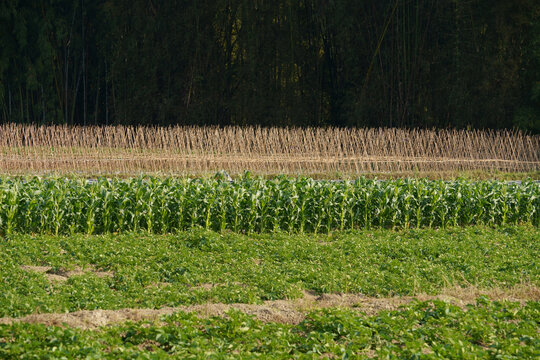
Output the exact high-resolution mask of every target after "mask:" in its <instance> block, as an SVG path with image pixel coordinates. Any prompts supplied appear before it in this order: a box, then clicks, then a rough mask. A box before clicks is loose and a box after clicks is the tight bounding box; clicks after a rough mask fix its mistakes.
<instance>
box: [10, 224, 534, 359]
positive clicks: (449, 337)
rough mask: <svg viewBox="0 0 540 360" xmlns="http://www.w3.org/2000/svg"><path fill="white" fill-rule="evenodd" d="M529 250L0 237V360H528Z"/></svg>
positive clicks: (474, 245) (522, 231)
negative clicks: (261, 359) (503, 359)
mask: <svg viewBox="0 0 540 360" xmlns="http://www.w3.org/2000/svg"><path fill="white" fill-rule="evenodd" d="M539 240H540V232H539V230H538V227H535V226H531V225H512V226H498V227H496V228H491V227H487V226H469V227H465V228H462V227H452V228H448V229H409V230H401V231H394V230H384V229H379V230H369V231H368V230H364V231H342V232H335V233H331V234H319V235H313V234H310V235H301V234H297V235H294V234H288V233H279V232H278V233H274V234H256V233H252V234H249V235H241V234H237V233H233V232H227V231H225V232H213V231H207V230H203V229H199V230H190V231H186V232H180V233H177V234H171V235H152V234H148V233H144V232H137V233H128V234H121V235H119V234H106V235H67V236H52V235H24V234H21V235H10V236H7V237H6V238H5V239H4V241H3V243H2V244H1V245H0V246H1V248H2V251H1V252H0V253H1V260H0V261H1V265H0V269H1V270H0V271H1V276H2V279H3V282H2V283H1V285H0V286H1V287H2V289H0V291H1V292H2V293H3V294H4V296H3V297H2V299H1V300H0V314H1V316H2V318H1V319H0V323H1V324H3V325H0V355H2V356H3V357H14V358H15V357H21V356H23V355H27V356H28V357H32V356H33V355H36V356H38V357H39V356H43V355H45V354H47V355H50V356H53V357H61V356H68V357H86V356H93V357H94V358H100V357H109V358H133V357H148V356H155V357H157V358H160V357H165V356H169V355H175V356H177V357H186V356H194V357H199V358H204V357H207V356H210V355H212V356H214V357H235V356H236V357H238V356H252V355H253V356H255V355H257V354H258V355H262V356H268V357H281V358H287V357H321V356H330V355H331V354H332V356H334V355H335V356H338V357H342V356H343V355H344V354H348V356H352V357H377V356H378V357H386V356H397V357H410V356H414V354H416V355H418V356H420V357H430V356H431V357H441V356H442V357H449V358H463V357H465V358H466V357H470V358H474V357H475V356H476V358H489V357H492V356H495V355H496V354H499V355H505V356H509V357H512V356H514V357H516V358H527V357H529V358H533V357H534V354H535V353H537V351H538V345H539V342H540V339H539V335H538V332H537V329H538V323H539V321H540V319H539V317H538V316H539V315H538V314H539V308H538V301H539V300H540V289H539V286H540V273H539V268H538V263H537V261H538V258H540V241H539ZM17 319H18V320H17ZM19 321H21V322H19ZM126 321H130V322H128V323H126ZM62 323H64V325H62ZM66 326H67V327H66Z"/></svg>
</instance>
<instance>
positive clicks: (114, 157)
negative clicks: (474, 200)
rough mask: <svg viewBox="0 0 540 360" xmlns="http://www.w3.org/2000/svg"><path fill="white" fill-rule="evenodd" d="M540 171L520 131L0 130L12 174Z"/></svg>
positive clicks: (2, 168) (535, 147)
mask: <svg viewBox="0 0 540 360" xmlns="http://www.w3.org/2000/svg"><path fill="white" fill-rule="evenodd" d="M221 169H224V170H226V171H228V172H229V173H231V174H241V173H243V172H244V171H245V170H249V171H251V172H252V173H256V174H280V173H283V174H304V175H310V174H321V173H338V172H339V173H344V174H358V173H382V172H412V171H418V172H427V171H467V170H498V171H508V172H511V171H538V170H539V169H540V136H538V135H527V134H524V133H522V132H519V131H492V130H488V131H480V130H472V131H466V130H414V129H413V130H405V129H381V128H379V129H345V128H261V127H223V128H220V127H182V126H177V127H168V128H164V127H130V126H90V127H81V126H74V127H69V126H34V125H15V124H4V125H0V172H2V173H4V174H28V173H30V174H40V173H50V172H53V173H58V174H67V173H79V174H91V175H95V174H125V175H134V174H140V173H141V172H144V173H155V174H157V173H159V174H171V175H172V174H201V173H205V174H208V173H215V172H216V171H218V170H221Z"/></svg>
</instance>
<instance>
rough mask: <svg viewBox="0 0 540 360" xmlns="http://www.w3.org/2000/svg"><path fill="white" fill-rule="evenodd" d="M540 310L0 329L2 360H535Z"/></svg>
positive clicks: (419, 309) (489, 308)
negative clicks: (296, 321) (294, 321)
mask: <svg viewBox="0 0 540 360" xmlns="http://www.w3.org/2000/svg"><path fill="white" fill-rule="evenodd" d="M539 324H540V306H539V303H538V302H529V303H527V304H526V305H525V306H520V305H519V304H516V303H510V302H490V301H487V300H486V299H479V300H478V302H477V303H476V304H475V305H471V306H468V307H467V308H465V309H462V308H459V307H457V306H453V305H450V304H447V303H444V302H442V301H435V302H431V303H428V302H419V303H413V304H411V305H409V306H407V307H404V308H402V309H400V310H398V311H381V312H380V313H379V314H377V315H375V316H364V315H361V314H360V315H359V314H358V313H356V312H354V311H352V310H338V309H332V310H322V311H314V312H311V313H310V314H308V315H307V317H306V318H305V319H304V320H303V321H302V322H301V323H299V324H298V325H291V324H278V323H261V322H260V321H257V320H255V319H253V318H252V317H250V316H247V315H245V314H242V313H240V312H229V313H228V316H227V318H225V319H223V318H210V319H200V318H198V317H196V316H194V315H193V314H185V313H182V312H180V313H177V314H174V315H172V316H167V317H164V318H162V319H161V321H160V322H159V323H155V322H154V323H152V322H138V323H127V324H122V325H116V326H113V327H108V328H101V329H99V330H80V329H72V328H60V327H46V326H44V325H40V324H14V325H10V326H0V356H1V357H3V358H18V359H31V358H43V357H47V358H86V359H102V358H109V359H148V358H152V359H165V358H170V357H173V358H182V359H184V358H198V359H208V358H219V359H223V358H239V357H240V358H252V357H264V358H279V359H290V358H344V359H347V358H359V359H366V358H374V357H377V358H383V359H384V358H394V359H395V358H401V359H440V358H445V359H494V358H504V359H536V358H537V356H538V349H539V348H540V336H539V333H538V326H539Z"/></svg>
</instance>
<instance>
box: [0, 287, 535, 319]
mask: <svg viewBox="0 0 540 360" xmlns="http://www.w3.org/2000/svg"><path fill="white" fill-rule="evenodd" d="M482 295H483V296H487V297H488V298H490V299H492V300H509V301H519V302H522V303H524V302H526V301H529V300H532V301H540V288H538V287H536V286H533V285H520V286H516V287H514V288H510V289H491V290H486V291H481V290H478V289H476V288H474V287H470V288H453V289H447V290H445V291H443V292H442V294H441V295H436V296H432V295H422V294H421V295H418V296H415V297H390V298H374V297H366V296H362V295H355V294H323V295H316V294H313V293H310V292H305V293H304V297H303V298H301V299H294V300H274V301H266V302H264V303H263V304H260V305H256V304H220V303H217V304H201V305H191V306H180V307H174V308H173V307H165V308H161V309H121V310H91V311H89V310H83V311H75V312H72V313H65V314H32V315H27V316H24V317H21V318H10V317H4V318H0V325H2V324H6V325H9V324H13V323H16V322H25V323H38V324H44V325H48V326H49V325H55V326H70V327H77V328H83V329H94V328H98V327H101V326H107V325H111V324H117V323H122V322H126V321H142V320H151V321H152V320H158V319H159V318H160V317H161V316H162V315H170V314H173V313H175V312H178V311H185V312H193V313H196V314H197V315H198V316H201V317H210V316H226V313H227V311H229V310H231V309H236V310H240V311H242V312H244V313H246V314H249V315H253V316H255V318H257V319H258V320H260V321H263V322H278V323H288V324H298V323H299V322H301V321H302V320H303V319H304V318H305V314H306V313H307V312H309V311H312V310H316V309H324V308H336V307H337V308H351V309H354V310H357V311H358V312H362V313H365V314H367V315H374V314H377V313H378V312H379V311H382V310H396V309H398V308H399V307H400V306H402V305H406V304H408V303H410V302H411V301H413V300H414V299H418V300H420V301H432V300H443V301H446V302H449V303H452V304H454V305H458V306H462V307H463V306H465V305H467V304H474V303H475V301H476V299H477V298H478V297H479V296H482Z"/></svg>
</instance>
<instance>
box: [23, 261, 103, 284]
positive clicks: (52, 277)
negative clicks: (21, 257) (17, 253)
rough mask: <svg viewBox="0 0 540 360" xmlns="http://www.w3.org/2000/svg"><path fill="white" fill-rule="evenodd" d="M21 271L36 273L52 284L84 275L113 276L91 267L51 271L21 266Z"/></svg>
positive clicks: (40, 267) (44, 267)
mask: <svg viewBox="0 0 540 360" xmlns="http://www.w3.org/2000/svg"><path fill="white" fill-rule="evenodd" d="M21 269H23V270H26V271H31V272H37V273H40V274H43V275H45V277H46V278H47V280H49V281H51V282H53V281H60V282H61V281H66V280H67V279H69V278H70V277H72V276H80V275H85V274H93V275H95V276H97V277H100V278H104V277H113V276H114V274H113V273H112V272H109V271H99V270H96V269H95V268H93V267H87V268H86V269H82V268H80V267H76V268H74V269H72V270H63V269H53V268H52V267H50V266H34V265H22V266H21Z"/></svg>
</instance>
